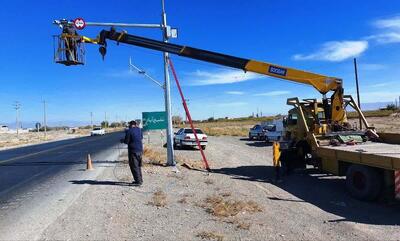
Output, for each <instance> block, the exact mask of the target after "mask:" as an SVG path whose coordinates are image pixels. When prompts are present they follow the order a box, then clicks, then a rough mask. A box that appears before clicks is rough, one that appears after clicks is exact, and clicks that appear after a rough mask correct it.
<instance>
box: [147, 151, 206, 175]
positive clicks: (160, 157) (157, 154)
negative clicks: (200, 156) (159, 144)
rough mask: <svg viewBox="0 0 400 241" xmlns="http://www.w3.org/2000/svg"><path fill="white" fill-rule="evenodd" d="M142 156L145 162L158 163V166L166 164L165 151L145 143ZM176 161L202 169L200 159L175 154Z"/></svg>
mask: <svg viewBox="0 0 400 241" xmlns="http://www.w3.org/2000/svg"><path fill="white" fill-rule="evenodd" d="M143 157H144V159H146V160H147V161H148V162H146V163H145V164H150V165H158V166H164V165H166V153H165V152H162V151H159V150H155V149H153V148H151V147H150V146H147V145H145V146H144V149H143ZM176 162H177V163H178V164H180V165H182V166H184V167H187V168H189V169H195V170H196V169H197V170H199V169H200V170H202V169H204V165H203V161H202V160H198V161H195V160H192V159H188V158H185V157H182V156H176Z"/></svg>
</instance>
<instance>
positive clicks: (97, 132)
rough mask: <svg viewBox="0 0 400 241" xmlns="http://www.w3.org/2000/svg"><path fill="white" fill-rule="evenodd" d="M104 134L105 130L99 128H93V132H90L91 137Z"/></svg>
mask: <svg viewBox="0 0 400 241" xmlns="http://www.w3.org/2000/svg"><path fill="white" fill-rule="evenodd" d="M105 134H106V130H104V129H103V128H101V127H95V128H93V130H92V131H91V132H90V135H91V136H104V135H105Z"/></svg>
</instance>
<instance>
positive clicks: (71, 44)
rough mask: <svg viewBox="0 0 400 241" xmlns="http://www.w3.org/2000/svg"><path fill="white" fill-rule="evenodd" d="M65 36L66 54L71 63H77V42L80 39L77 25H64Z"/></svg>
mask: <svg viewBox="0 0 400 241" xmlns="http://www.w3.org/2000/svg"><path fill="white" fill-rule="evenodd" d="M62 33H63V37H64V41H65V56H66V60H67V61H68V62H69V63H70V64H75V63H76V62H77V61H78V56H77V43H78V41H79V40H80V38H79V35H78V33H77V32H76V29H75V27H74V26H73V25H72V24H66V25H64V26H63V30H62Z"/></svg>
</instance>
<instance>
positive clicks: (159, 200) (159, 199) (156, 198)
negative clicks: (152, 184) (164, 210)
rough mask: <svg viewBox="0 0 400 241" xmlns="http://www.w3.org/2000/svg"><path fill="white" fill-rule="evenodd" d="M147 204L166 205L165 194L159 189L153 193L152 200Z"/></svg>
mask: <svg viewBox="0 0 400 241" xmlns="http://www.w3.org/2000/svg"><path fill="white" fill-rule="evenodd" d="M148 204H150V205H153V206H156V207H165V206H166V205H167V195H166V194H165V193H164V192H163V191H161V190H159V191H157V192H155V193H153V197H152V200H151V201H150V202H149V203H148Z"/></svg>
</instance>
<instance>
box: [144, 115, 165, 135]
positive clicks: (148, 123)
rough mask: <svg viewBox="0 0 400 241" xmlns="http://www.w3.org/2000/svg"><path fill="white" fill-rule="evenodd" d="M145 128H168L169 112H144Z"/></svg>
mask: <svg viewBox="0 0 400 241" xmlns="http://www.w3.org/2000/svg"><path fill="white" fill-rule="evenodd" d="M142 120H143V130H144V131H149V130H162V129H167V114H166V112H165V111H155V112H142Z"/></svg>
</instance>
